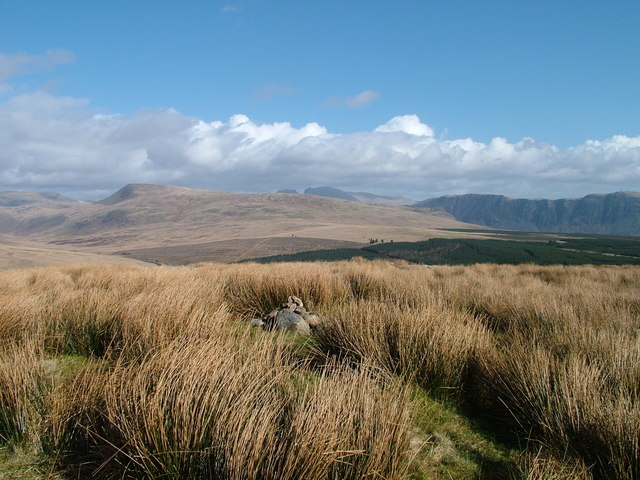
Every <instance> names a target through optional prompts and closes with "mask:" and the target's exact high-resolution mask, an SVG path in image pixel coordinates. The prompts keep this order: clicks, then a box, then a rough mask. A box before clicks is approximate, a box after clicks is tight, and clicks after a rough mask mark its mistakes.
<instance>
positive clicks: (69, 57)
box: [0, 50, 75, 82]
mask: <svg viewBox="0 0 640 480" xmlns="http://www.w3.org/2000/svg"><path fill="white" fill-rule="evenodd" d="M74 62H75V56H74V55H73V53H71V52H68V51H66V50H47V51H46V52H45V53H44V54H43V55H27V54H16V55H4V54H2V53H0V82H2V81H5V80H8V79H9V78H12V77H16V76H19V75H26V74H29V73H37V72H42V71H47V70H50V69H52V68H54V67H56V66H58V65H64V64H71V63H74Z"/></svg>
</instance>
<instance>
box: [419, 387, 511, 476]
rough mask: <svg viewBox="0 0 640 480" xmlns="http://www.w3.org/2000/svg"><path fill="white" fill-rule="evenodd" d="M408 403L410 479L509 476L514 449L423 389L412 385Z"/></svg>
mask: <svg viewBox="0 0 640 480" xmlns="http://www.w3.org/2000/svg"><path fill="white" fill-rule="evenodd" d="M411 403H412V405H413V412H414V422H415V431H414V436H413V439H412V442H411V447H412V449H413V452H414V455H415V456H414V459H413V463H412V471H411V478H412V479H416V480H431V479H450V480H471V479H477V478H511V477H510V475H512V472H513V471H514V462H515V459H516V457H517V451H515V450H511V449H509V448H508V447H505V446H503V445H501V444H500V443H498V442H497V441H496V440H494V439H493V438H491V437H489V436H488V435H486V434H484V433H482V432H481V431H480V430H479V429H477V428H476V427H475V426H474V425H473V423H472V421H471V420H469V419H468V418H466V417H465V416H464V415H462V414H460V413H459V412H458V411H457V409H456V408H455V407H453V406H452V405H450V404H448V403H446V402H442V401H439V400H436V399H434V398H432V397H431V396H430V395H429V394H428V393H427V392H425V391H424V390H423V389H420V388H418V387H414V388H413V390H412V397H411Z"/></svg>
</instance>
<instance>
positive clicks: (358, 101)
mask: <svg viewBox="0 0 640 480" xmlns="http://www.w3.org/2000/svg"><path fill="white" fill-rule="evenodd" d="M379 98H380V93H379V92H376V91H375V90H365V91H364V92H360V93H359V94H357V95H356V96H355V97H349V98H347V100H346V101H345V105H346V106H347V107H351V108H362V107H366V106H368V105H370V104H371V102H373V101H374V100H378V99H379Z"/></svg>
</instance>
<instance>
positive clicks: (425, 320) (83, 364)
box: [0, 260, 640, 480]
mask: <svg viewBox="0 0 640 480" xmlns="http://www.w3.org/2000/svg"><path fill="white" fill-rule="evenodd" d="M289 295H296V296H298V297H300V298H302V299H303V300H304V302H305V305H306V306H307V308H308V309H309V310H312V311H315V312H317V313H319V314H320V315H321V317H322V318H323V320H324V321H323V323H322V324H321V325H320V326H319V327H318V328H317V329H315V330H314V331H313V333H312V335H311V337H308V338H304V337H293V336H290V335H288V334H278V333H274V332H263V331H262V330H252V329H250V328H249V322H248V320H250V319H251V318H252V317H253V316H256V315H261V314H266V313H268V312H269V311H270V310H271V309H273V308H275V307H277V306H278V305H279V304H280V303H282V302H283V301H284V300H286V298H287V297H288V296H289ZM639 326H640V268H638V267H591V266H581V267H537V266H531V265H521V266H503V265H501V266H498V265H491V264H489V265H476V266H464V267H463V266H458V267H424V266H414V265H406V264H392V263H387V262H377V261H376V262H368V261H362V260H359V261H358V260H356V261H350V262H338V263H314V264H309V263H288V264H270V265H257V264H242V265H212V264H201V265H196V266H192V267H161V268H145V267H136V266H114V265H111V266H106V265H103V266H91V265H70V266H59V267H48V268H42V269H33V270H14V271H7V272H3V273H2V274H0V477H2V476H3V475H4V476H7V477H8V478H30V479H34V478H53V477H57V478H105V479H111V478H195V479H199V478H201V479H204V478H206V479H251V478H254V479H269V478H271V479H302V478H304V479H348V478H353V479H356V478H385V479H401V478H415V479H430V478H434V479H450V478H454V479H473V478H487V479H488V478H510V479H529V480H534V479H535V480H537V479H540V480H541V479H554V478H555V479H591V478H594V479H599V478H606V479H635V478H639V476H640V461H639V460H638V458H639V457H640V433H639V432H640V406H639V402H638V396H639V395H640V387H639V385H640V334H639V332H640V330H639ZM11 475H13V477H11Z"/></svg>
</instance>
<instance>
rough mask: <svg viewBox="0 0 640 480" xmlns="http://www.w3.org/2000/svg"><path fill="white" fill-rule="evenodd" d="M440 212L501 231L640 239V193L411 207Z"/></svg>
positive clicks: (449, 200) (458, 199) (445, 200)
mask: <svg viewBox="0 0 640 480" xmlns="http://www.w3.org/2000/svg"><path fill="white" fill-rule="evenodd" d="M414 207H415V208H428V209H431V210H432V211H433V210H437V209H441V210H443V211H445V212H447V213H448V214H450V215H451V216H453V217H454V218H455V219H456V220H459V221H461V222H467V223H474V224H477V225H485V226H487V227H491V228H497V229H501V230H523V231H529V232H554V233H597V234H608V235H640V193H638V192H616V193H610V194H593V195H587V196H586V197H583V198H578V199H573V198H571V199H560V200H526V199H519V198H509V197H505V196H502V195H479V194H468V195H448V196H444V197H438V198H431V199H428V200H424V201H422V202H418V203H416V204H414Z"/></svg>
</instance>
